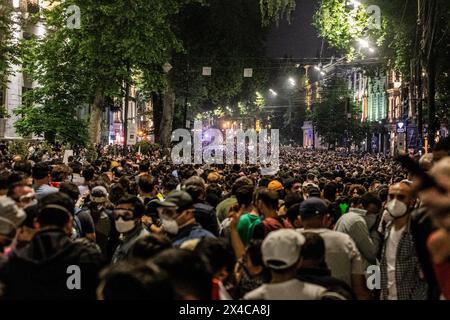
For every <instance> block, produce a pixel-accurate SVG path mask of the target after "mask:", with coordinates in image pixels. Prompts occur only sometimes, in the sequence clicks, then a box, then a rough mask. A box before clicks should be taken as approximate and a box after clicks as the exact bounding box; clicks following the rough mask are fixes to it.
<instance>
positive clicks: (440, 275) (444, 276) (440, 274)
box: [434, 260, 450, 300]
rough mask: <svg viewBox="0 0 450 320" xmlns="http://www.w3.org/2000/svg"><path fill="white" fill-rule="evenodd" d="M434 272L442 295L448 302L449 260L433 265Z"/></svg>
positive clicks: (449, 294) (449, 289) (449, 297)
mask: <svg viewBox="0 0 450 320" xmlns="http://www.w3.org/2000/svg"><path fill="white" fill-rule="evenodd" d="M434 272H435V273H436V279H437V282H438V284H439V288H441V292H442V295H443V296H444V298H445V299H447V300H450V260H447V261H444V262H442V263H439V264H434Z"/></svg>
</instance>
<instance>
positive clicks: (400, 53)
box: [315, 0, 450, 145]
mask: <svg viewBox="0 0 450 320" xmlns="http://www.w3.org/2000/svg"><path fill="white" fill-rule="evenodd" d="M370 4H371V5H376V6H378V7H379V8H380V13H381V17H382V24H381V28H375V27H373V26H371V25H370V21H371V19H372V17H370V16H369V15H367V14H366V13H365V10H366V8H367V5H364V4H362V5H360V6H359V7H354V6H351V5H347V3H346V2H345V1H339V0H321V1H320V5H319V9H318V11H317V13H316V15H315V25H316V27H317V28H318V30H319V33H320V35H321V36H322V37H323V38H324V39H325V40H327V41H328V42H329V43H330V44H331V45H332V46H334V47H336V48H339V49H341V50H343V51H344V52H345V53H346V54H347V55H348V56H349V57H350V58H354V57H356V55H357V54H358V50H359V49H358V43H357V41H356V40H357V39H358V38H366V39H368V41H369V42H370V43H371V45H372V46H375V45H377V46H378V48H377V51H378V52H377V55H378V56H379V57H381V58H382V59H380V61H384V63H385V67H386V68H394V69H395V70H397V71H401V72H402V74H403V76H404V79H405V80H406V82H408V83H409V91H410V93H411V95H410V96H411V97H412V98H413V99H414V104H415V108H416V110H417V121H418V127H419V132H420V134H421V132H422V130H421V129H422V120H424V119H425V118H426V120H427V121H428V126H429V141H430V144H431V145H432V143H433V142H434V136H435V131H436V129H437V126H438V124H437V121H436V97H439V96H440V94H439V92H440V91H443V92H445V91H447V90H448V89H447V88H445V87H442V86H440V85H442V84H444V85H447V84H446V82H445V81H440V80H439V79H441V78H442V76H443V75H444V76H445V74H448V73H449V72H450V69H449V68H448V65H447V64H445V60H448V52H449V42H450V41H449V40H450V32H449V30H450V22H449V21H450V19H449V18H450V7H449V6H448V1H447V0H417V1H391V0H373V1H371V2H370ZM359 53H362V56H366V55H367V52H364V51H361V52H359ZM438 66H439V67H438ZM443 66H444V68H443ZM436 85H437V86H436ZM425 88H426V90H425ZM424 95H425V97H426V98H425V100H422V97H423V96H424ZM424 102H425V103H426V109H427V110H426V111H427V116H426V117H423V115H422V106H423V104H424ZM438 112H439V110H438Z"/></svg>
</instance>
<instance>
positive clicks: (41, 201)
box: [0, 139, 450, 300]
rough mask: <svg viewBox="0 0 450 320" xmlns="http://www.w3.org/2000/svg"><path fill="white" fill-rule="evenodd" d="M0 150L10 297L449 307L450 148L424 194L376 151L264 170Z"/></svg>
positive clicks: (1, 293) (295, 154) (428, 168)
mask: <svg viewBox="0 0 450 320" xmlns="http://www.w3.org/2000/svg"><path fill="white" fill-rule="evenodd" d="M4 146H5V147H2V148H0V157H1V162H0V298H2V299H100V300H115V299H163V300H164V299H198V300H229V299H235V300H237V299H245V300H273V299H294V300H297V299H301V300H353V299H364V300H369V299H370V300H425V299H430V300H437V299H450V157H449V155H450V142H449V141H448V140H445V139H444V140H442V141H441V142H440V143H438V144H437V145H436V147H435V148H434V150H433V153H430V154H427V155H424V156H423V157H421V158H420V159H415V160H416V161H417V162H418V163H419V164H420V166H421V168H422V170H423V172H424V174H425V175H426V176H427V177H431V178H432V179H431V180H432V181H434V182H435V184H431V185H430V184H428V185H427V187H424V185H425V183H424V179H423V176H419V175H417V173H414V174H413V173H411V172H408V171H406V170H404V169H403V168H402V166H401V165H400V164H399V163H398V162H396V161H395V160H394V159H392V158H389V157H386V156H383V155H381V154H362V153H349V152H346V151H319V150H305V149H302V148H297V147H284V148H281V153H280V170H279V172H278V173H277V174H276V175H274V176H262V175H261V173H260V167H259V166H257V165H245V164H244V165H238V164H235V165H181V166H179V165H174V164H173V163H172V162H171V160H170V158H169V157H163V156H162V155H161V154H162V153H158V152H155V153H153V154H151V155H148V156H141V155H135V154H131V153H128V155H126V156H119V155H117V154H116V155H107V154H106V153H103V152H102V149H101V148H99V149H98V155H97V156H98V157H97V160H91V159H86V158H85V157H83V156H80V157H77V156H75V157H74V156H71V157H69V158H68V159H67V161H66V163H64V162H63V158H62V155H61V153H58V152H56V153H55V156H53V157H45V158H44V159H42V158H41V159H26V158H23V157H21V156H18V155H14V154H10V153H8V148H7V146H6V145H4ZM368 270H375V271H373V272H372V273H371V272H368ZM77 276H78V278H77ZM371 281H372V282H371ZM371 284H374V285H371Z"/></svg>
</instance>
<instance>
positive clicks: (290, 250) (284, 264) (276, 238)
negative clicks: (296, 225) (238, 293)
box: [244, 229, 326, 300]
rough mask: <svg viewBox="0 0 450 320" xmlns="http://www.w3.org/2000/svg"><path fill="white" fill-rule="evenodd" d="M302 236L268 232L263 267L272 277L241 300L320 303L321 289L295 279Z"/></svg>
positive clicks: (303, 240)
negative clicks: (266, 268)
mask: <svg viewBox="0 0 450 320" xmlns="http://www.w3.org/2000/svg"><path fill="white" fill-rule="evenodd" d="M304 243H305V237H304V236H303V235H302V234H301V233H300V232H298V231H295V230H290V229H281V230H277V231H273V232H271V233H270V234H269V235H268V236H267V237H266V238H265V239H264V241H263V243H262V246H261V252H262V256H263V261H264V264H265V265H266V266H267V267H268V268H269V270H270V273H271V275H272V280H271V282H270V283H267V284H263V285H262V286H260V287H258V288H256V289H255V290H253V291H250V292H249V293H247V294H246V295H245V296H244V299H245V300H320V299H322V297H323V295H324V294H325V292H326V289H325V288H324V287H321V286H318V285H315V284H311V283H306V282H303V281H300V280H298V279H297V277H296V275H297V269H298V267H299V266H300V264H301V260H302V258H301V255H300V253H301V248H302V245H303V244H304Z"/></svg>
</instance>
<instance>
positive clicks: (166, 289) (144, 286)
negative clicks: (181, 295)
mask: <svg viewBox="0 0 450 320" xmlns="http://www.w3.org/2000/svg"><path fill="white" fill-rule="evenodd" d="M174 297H175V295H174V290H173V287H172V285H171V283H170V280H169V278H168V275H167V273H166V272H165V271H163V270H161V268H159V267H158V266H156V265H155V264H154V263H151V262H149V261H133V260H130V261H129V260H124V261H119V262H118V263H116V264H113V265H111V266H109V267H108V268H106V269H105V270H103V271H102V272H101V274H100V284H99V286H98V288H97V299H98V300H172V299H174Z"/></svg>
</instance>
